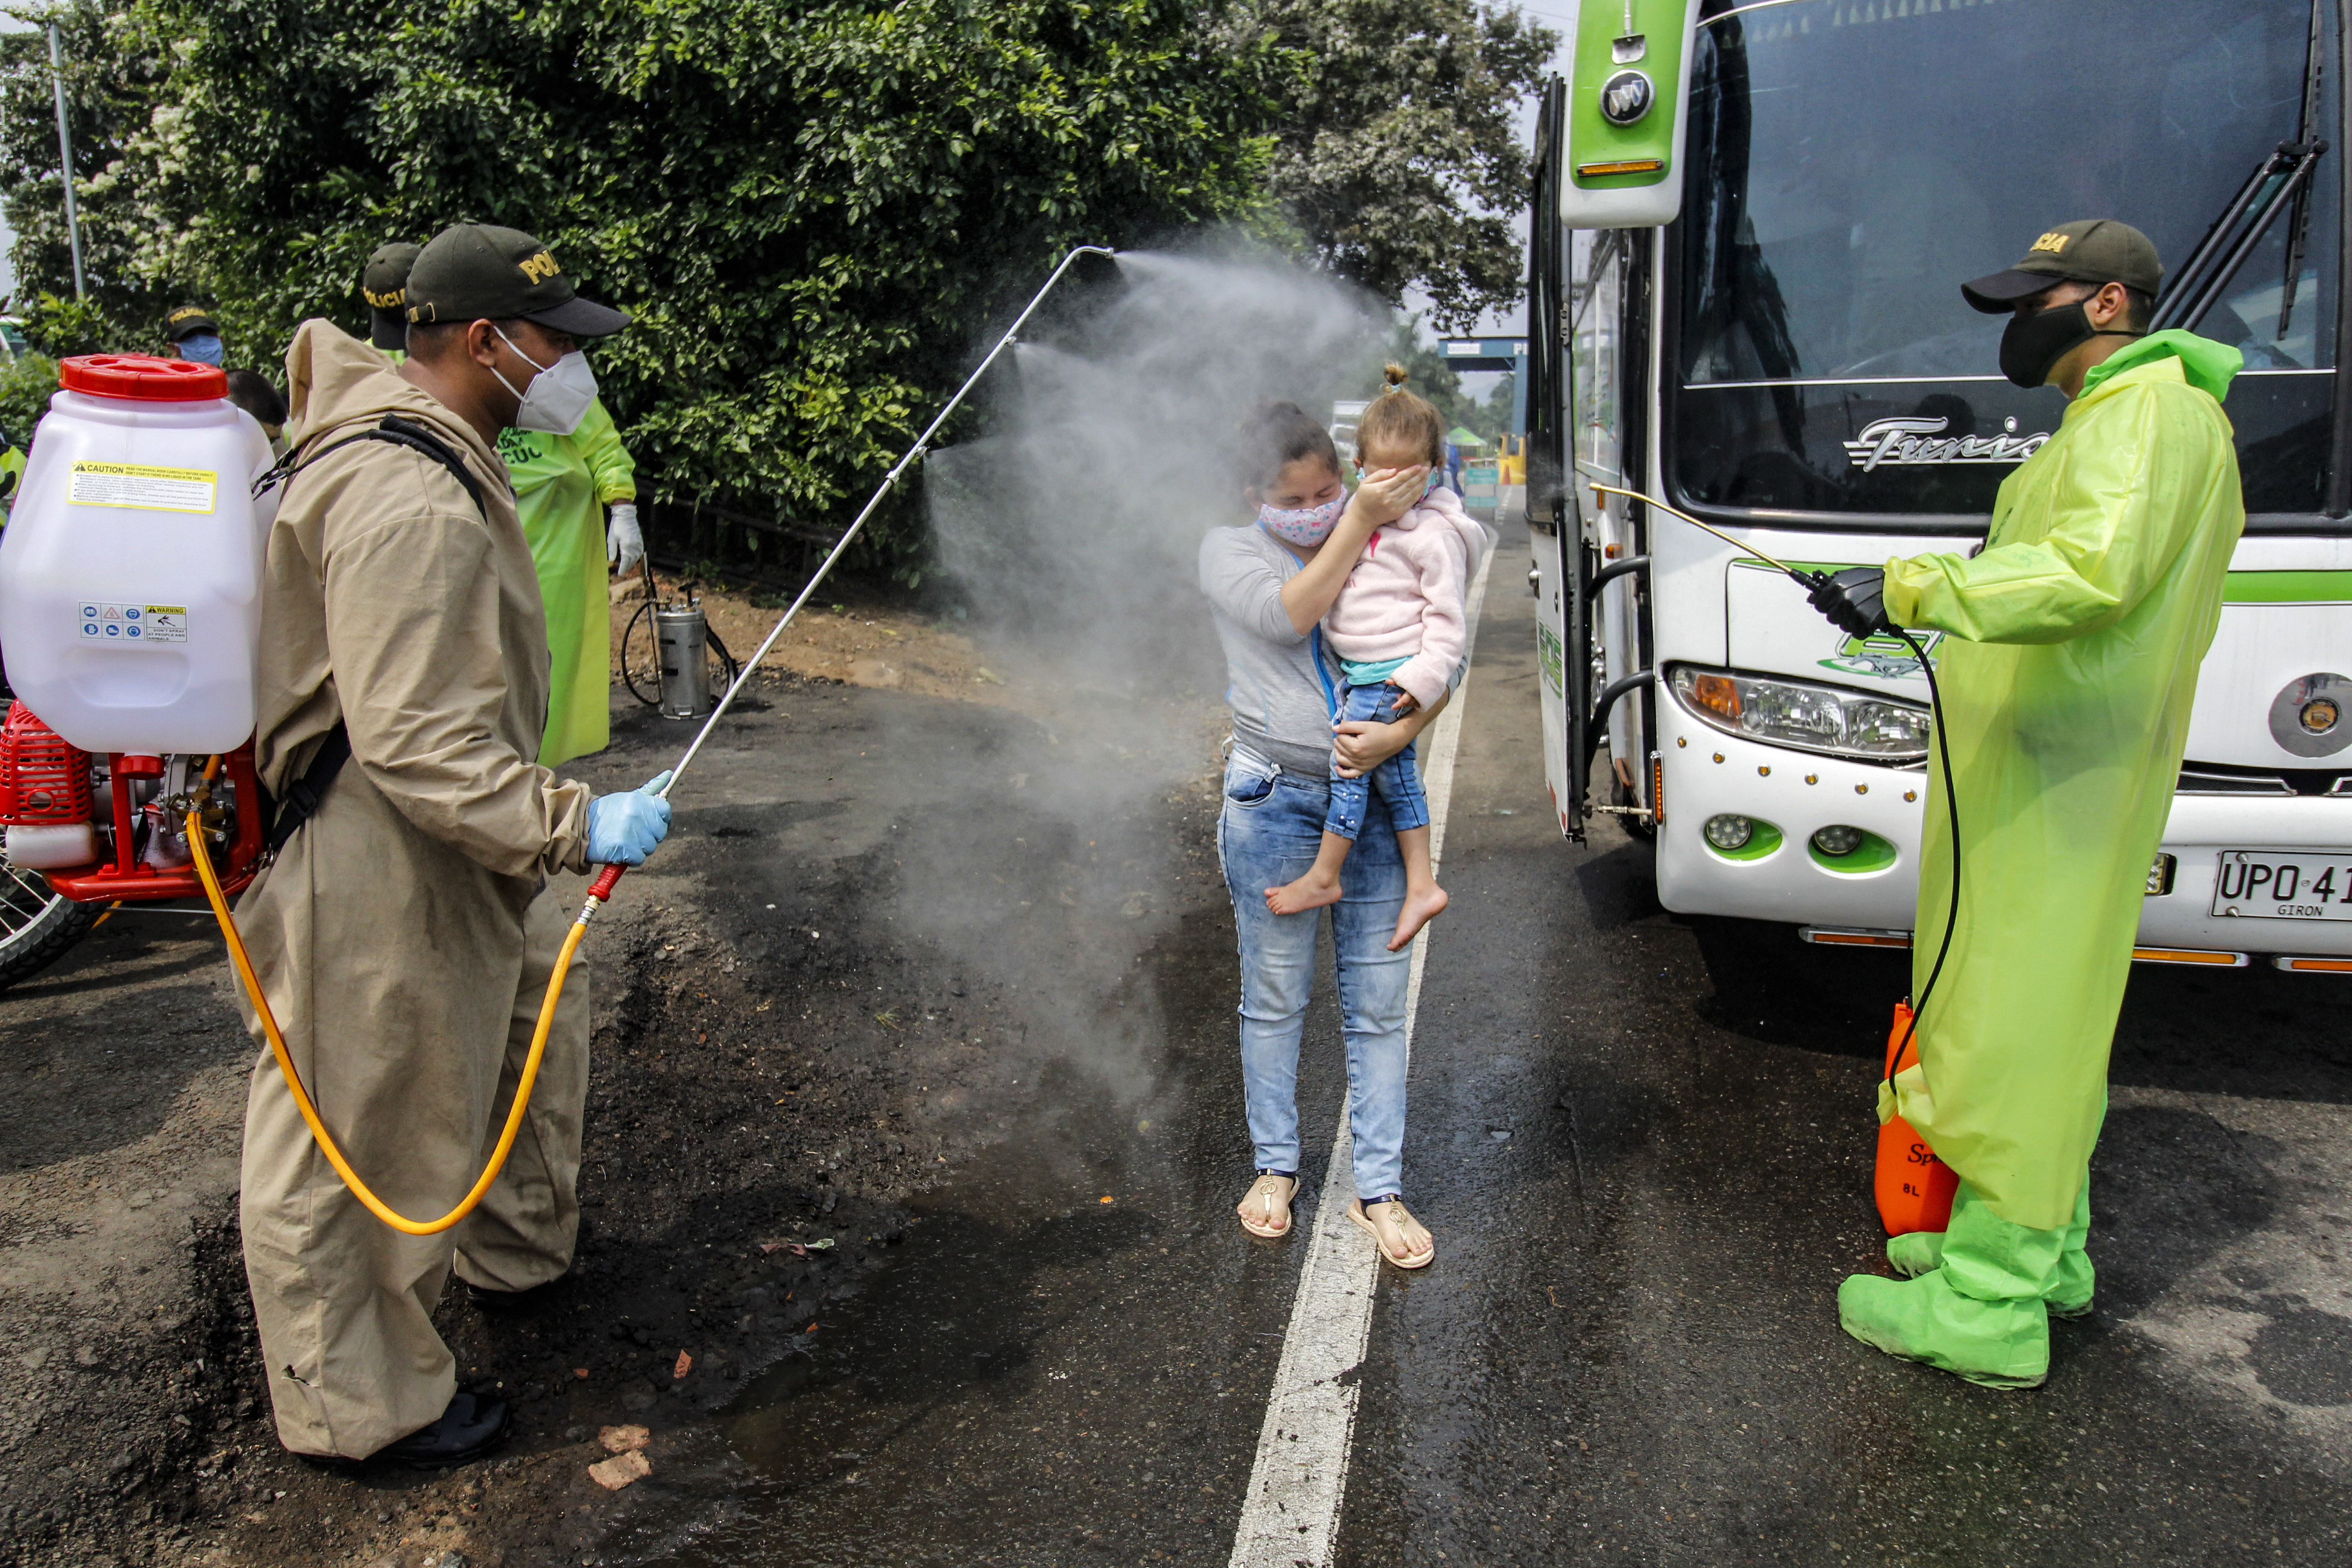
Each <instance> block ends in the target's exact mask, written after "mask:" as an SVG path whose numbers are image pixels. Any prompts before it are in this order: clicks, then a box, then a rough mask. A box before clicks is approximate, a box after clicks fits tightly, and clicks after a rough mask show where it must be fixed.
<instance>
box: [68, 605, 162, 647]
mask: <svg viewBox="0 0 2352 1568" xmlns="http://www.w3.org/2000/svg"><path fill="white" fill-rule="evenodd" d="M77 607H78V608H79V610H80V611H81V639H80V640H81V641H83V642H85V643H94V644H97V645H98V646H100V647H108V646H111V647H152V646H153V645H155V644H157V643H181V642H185V641H187V640H188V606H187V605H131V604H125V603H124V602H122V601H121V600H120V599H84V600H83V601H82V602H81V603H80V605H78V606H77Z"/></svg>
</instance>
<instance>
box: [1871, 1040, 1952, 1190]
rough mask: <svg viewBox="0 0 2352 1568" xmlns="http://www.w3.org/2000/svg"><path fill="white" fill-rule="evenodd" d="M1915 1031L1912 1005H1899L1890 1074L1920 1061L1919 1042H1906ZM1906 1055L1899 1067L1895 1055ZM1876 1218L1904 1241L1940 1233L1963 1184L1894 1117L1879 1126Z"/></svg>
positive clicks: (1888, 1057) (1888, 1044)
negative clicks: (1926, 1233)
mask: <svg viewBox="0 0 2352 1568" xmlns="http://www.w3.org/2000/svg"><path fill="white" fill-rule="evenodd" d="M1910 1029H1911V1005H1910V1004H1909V1003H1907V1002H1897V1003H1896V1004H1895V1025H1894V1026H1893V1027H1892V1028H1890V1029H1889V1030H1888V1031H1887V1033H1886V1069H1885V1070H1886V1072H1887V1073H1888V1075H1889V1076H1892V1075H1893V1074H1895V1073H1897V1072H1900V1071H1901V1070H1902V1069H1903V1068H1907V1067H1909V1066H1911V1065H1912V1064H1913V1063H1914V1062H1916V1061H1917V1060H1918V1059H1919V1042H1918V1039H1917V1037H1916V1036H1915V1037H1913V1039H1912V1040H1911V1043H1910V1044H1909V1045H1908V1046H1907V1047H1906V1046H1905V1045H1904V1043H1903V1037H1904V1036H1905V1035H1906V1034H1907V1033H1909V1032H1910ZM1897 1049H1901V1050H1902V1052H1903V1060H1902V1061H1901V1062H1900V1063H1897V1062H1896V1061H1895V1051H1896V1050H1897ZM1959 1184H1960V1178H1959V1173H1958V1172H1956V1171H1954V1170H1953V1169H1952V1168H1951V1167H1950V1166H1949V1165H1947V1164H1945V1163H1944V1162H1942V1161H1941V1160H1938V1159H1937V1158H1936V1152H1935V1151H1934V1150H1933V1149H1930V1148H1928V1147H1927V1140H1926V1139H1924V1138H1922V1137H1920V1136H1919V1134H1918V1133H1917V1132H1916V1131H1914V1130H1913V1129H1912V1126H1911V1124H1910V1123H1909V1122H1908V1121H1904V1120H1903V1118H1901V1117H1900V1116H1895V1117H1890V1118H1888V1119H1887V1120H1886V1121H1882V1122H1880V1123H1879V1126H1878V1173H1877V1181H1876V1186H1877V1191H1878V1217H1879V1218H1880V1219H1881V1220H1882V1221H1884V1222H1885V1226H1886V1234H1887V1235H1889V1236H1904V1235H1907V1234H1908V1233H1910V1232H1912V1231H1915V1230H1942V1229H1943V1228H1944V1227H1945V1226H1948V1225H1949V1224H1951V1221H1952V1194H1953V1193H1954V1192H1955V1191H1956V1190H1957V1189H1958V1186H1959Z"/></svg>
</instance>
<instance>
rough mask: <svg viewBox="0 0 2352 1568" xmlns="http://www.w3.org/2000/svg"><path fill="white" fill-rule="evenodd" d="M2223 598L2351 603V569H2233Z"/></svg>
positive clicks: (1805, 564) (1837, 566) (1836, 568)
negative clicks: (2318, 570)
mask: <svg viewBox="0 0 2352 1568" xmlns="http://www.w3.org/2000/svg"><path fill="white" fill-rule="evenodd" d="M1732 564H1733V565H1735V566H1745V567H1748V569H1749V570H1751V571H1762V572H1769V571H1771V570H1772V568H1771V567H1770V566H1769V565H1768V564H1766V563H1764V562H1761V561H1759V560H1757V559H1755V558H1754V557H1753V556H1742V557H1740V558H1738V559H1737V560H1735V561H1734V562H1733V563H1732ZM1789 564H1790V565H1791V566H1794V567H1796V568H1797V569H1798V570H1799V571H1801V572H1843V571H1844V570H1845V568H1846V566H1847V565H1849V564H1851V563H1841V562H1836V561H1791V562H1790V563H1789ZM2221 598H2222V600H2223V602H2224V603H2227V604H2231V605H2342V604H2352V572H2232V573H2231V574H2230V577H2229V581H2228V583H2227V584H2225V585H2224V586H2223V588H2222V590H2221Z"/></svg>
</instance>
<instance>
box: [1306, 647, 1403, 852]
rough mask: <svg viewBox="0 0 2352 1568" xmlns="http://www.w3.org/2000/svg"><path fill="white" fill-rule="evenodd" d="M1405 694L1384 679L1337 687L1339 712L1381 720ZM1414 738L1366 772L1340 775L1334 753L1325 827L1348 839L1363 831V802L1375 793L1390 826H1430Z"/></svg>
mask: <svg viewBox="0 0 2352 1568" xmlns="http://www.w3.org/2000/svg"><path fill="white" fill-rule="evenodd" d="M1403 695H1404V691H1403V689H1402V688H1401V687H1395V686H1391V685H1389V684H1388V683H1387V682H1385V681H1383V682H1381V684H1380V685H1378V686H1343V687H1341V688H1340V689H1339V717H1340V718H1341V719H1342V720H1343V721H1344V720H1349V719H1372V720H1377V721H1380V722H1381V723H1383V724H1385V723H1387V722H1388V721H1390V720H1391V719H1394V718H1395V717H1396V710H1395V709H1394V708H1392V707H1391V706H1390V704H1391V703H1393V702H1394V701H1396V700H1397V699H1398V698H1400V697H1402V696H1403ZM1420 744H1421V742H1418V741H1415V742H1413V743H1412V745H1411V746H1407V747H1406V748H1405V749H1404V750H1403V751H1402V752H1398V753H1397V754H1396V755H1395V756H1393V757H1391V758H1390V759H1389V760H1388V761H1387V762H1385V763H1381V765H1380V766H1379V767H1376V768H1374V769H1373V770H1372V771H1371V772H1370V773H1359V774H1357V775H1356V776H1355V777H1354V778H1351V779H1343V778H1341V777H1340V776H1339V761H1338V759H1337V758H1334V759H1333V760H1332V763H1331V809H1330V810H1329V811H1328V812H1326V813H1325V814H1324V816H1323V831H1324V832H1326V833H1335V834H1337V835H1339V837H1342V838H1348V839H1352V838H1355V837H1358V836H1360V834H1361V833H1362V832H1363V830H1364V803H1365V801H1366V799H1367V798H1369V797H1370V796H1371V795H1375V794H1377V795H1379V796H1380V797H1381V800H1382V801H1383V802H1385V803H1386V804H1387V805H1388V808H1389V826H1390V827H1391V828H1392V829H1394V830H1395V831H1396V832H1399V833H1402V832H1404V831H1405V830H1406V829H1407V828H1412V827H1426V826H1429V796H1427V795H1423V793H1422V789H1421V763H1419V762H1418V761H1416V760H1415V759H1414V756H1413V748H1414V747H1415V746H1418V745H1420Z"/></svg>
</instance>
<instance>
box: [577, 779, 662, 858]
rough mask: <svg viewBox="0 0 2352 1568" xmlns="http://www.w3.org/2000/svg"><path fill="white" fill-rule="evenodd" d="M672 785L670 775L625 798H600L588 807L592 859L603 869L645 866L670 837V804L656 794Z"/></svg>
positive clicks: (638, 787) (642, 785) (652, 781)
mask: <svg viewBox="0 0 2352 1568" xmlns="http://www.w3.org/2000/svg"><path fill="white" fill-rule="evenodd" d="M667 783H669V774H668V773H667V772H664V773H661V774H660V775H658V776H657V777H655V778H650V779H647V780H646V782H645V783H644V784H639V785H638V786H637V787H636V788H635V789H633V790H630V791H627V792H626V793H625V794H622V795H598V796H597V797H596V798H595V799H593V800H592V801H590V802H589V803H588V858H589V859H591V860H593V861H595V862H596V863H597V864H599V865H603V866H642V865H644V864H645V863H646V856H648V855H650V854H652V853H653V852H654V846H655V845H656V844H659V843H660V842H661V841H662V840H663V839H665V838H667V837H669V802H667V801H666V800H664V799H662V798H661V797H660V796H658V795H656V794H654V792H655V791H656V790H657V789H659V788H661V787H662V786H663V785H664V784H667Z"/></svg>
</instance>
